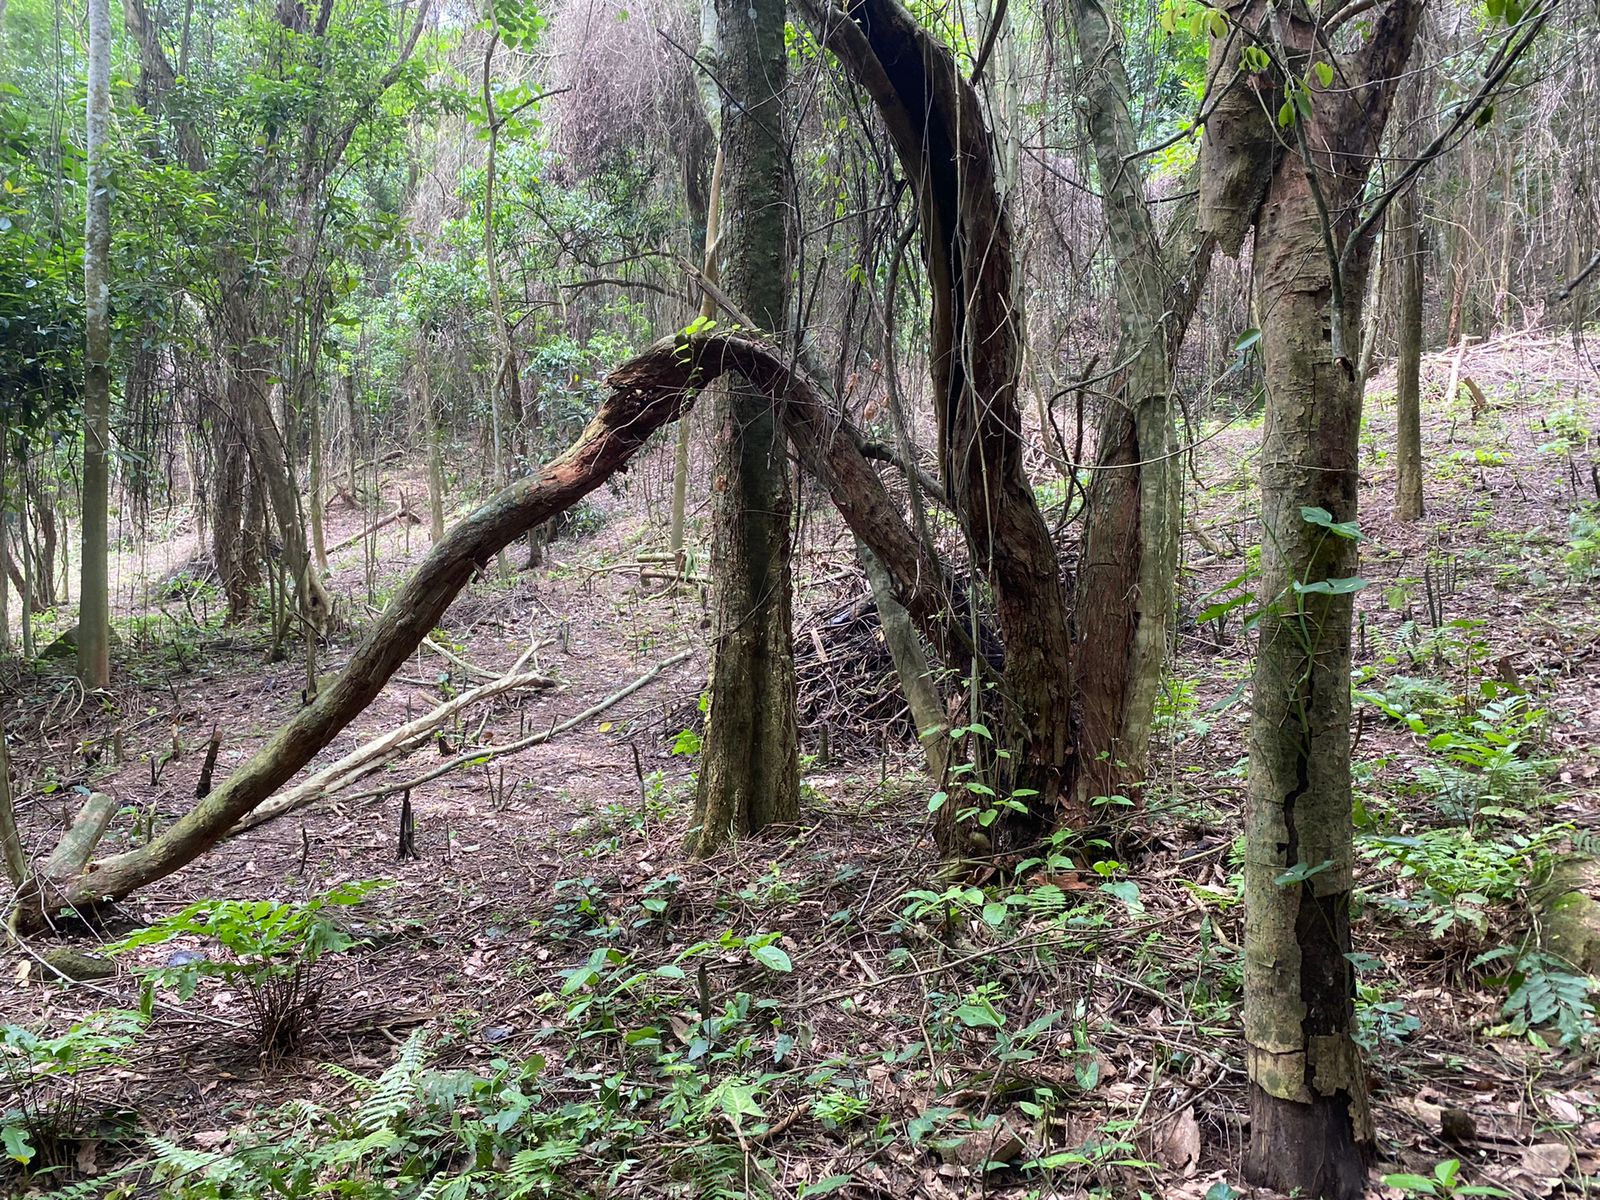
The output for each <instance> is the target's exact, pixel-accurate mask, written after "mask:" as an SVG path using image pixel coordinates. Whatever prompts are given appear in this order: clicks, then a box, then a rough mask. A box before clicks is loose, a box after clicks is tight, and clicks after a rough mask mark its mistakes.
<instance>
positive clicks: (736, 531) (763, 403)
mask: <svg viewBox="0 0 1600 1200" xmlns="http://www.w3.org/2000/svg"><path fill="white" fill-rule="evenodd" d="M716 15H717V35H718V59H719V64H718V65H719V67H720V71H719V75H720V78H721V80H722V83H723V86H724V87H725V89H726V91H725V93H724V95H725V100H724V105H723V112H722V122H721V132H722V143H721V144H722V150H721V154H722V159H723V167H722V171H723V176H722V181H721V192H722V195H721V200H720V203H719V205H718V208H719V210H720V211H719V221H718V224H719V226H720V225H721V224H722V222H721V221H720V212H722V211H725V212H728V213H730V214H734V219H732V220H730V221H728V222H727V223H726V225H727V233H726V244H725V246H724V255H725V258H724V261H725V264H726V265H725V267H724V270H723V272H722V278H723V285H724V287H725V289H726V291H727V293H728V295H729V297H730V299H731V300H732V301H733V303H735V304H737V305H739V306H740V307H741V308H743V309H744V310H746V311H748V312H749V313H750V315H751V317H752V318H753V319H754V320H755V321H756V322H757V323H758V325H759V326H760V327H761V328H765V329H770V330H774V331H777V332H779V333H780V334H781V331H782V330H783V329H784V326H785V311H786V304H787V297H788V278H789V270H790V266H789V237H788V230H787V228H786V222H787V208H788V205H787V203H786V202H785V197H787V196H788V195H789V188H788V180H787V177H786V156H785V153H786V152H785V143H784V140H783V136H784V135H783V131H784V129H785V127H786V125H787V121H786V118H785V113H784V104H785V102H786V97H785V95H784V90H785V89H784V82H785V78H786V73H787V68H788V50H787V49H786V47H785V45H784V3H783V0H717V9H716ZM779 403H781V401H779V400H778V399H777V397H775V396H774V395H772V394H770V393H768V392H766V391H764V390H763V389H761V388H759V387H757V386H755V385H753V384H752V383H750V382H749V381H747V380H743V379H737V378H731V379H729V380H726V381H725V382H724V385H723V386H722V387H719V388H718V389H716V392H715V405H716V408H715V412H716V425H717V433H716V457H715V466H714V468H713V476H714V483H713V485H712V505H713V507H712V538H711V574H712V579H713V580H714V581H715V587H716V605H715V609H714V612H713V615H712V643H711V709H710V711H709V712H708V713H707V716H706V731H705V741H704V750H703V753H702V755H701V759H700V778H699V784H698V787H697V790H696V793H695V819H694V828H693V831H692V833H691V838H692V841H693V845H694V848H695V851H696V852H697V853H700V854H707V853H711V852H713V851H715V850H717V849H719V848H720V847H722V846H723V845H725V844H726V843H727V842H728V841H729V840H730V839H731V838H734V837H738V836H741V835H743V834H746V833H756V832H759V831H760V830H761V829H763V828H764V827H766V826H768V825H772V824H777V823H781V822H787V821H793V820H794V819H795V818H796V817H798V816H799V812H800V774H799V762H798V757H797V755H798V747H797V745H796V741H797V738H796V729H795V719H796V718H795V675H794V633H793V624H794V623H793V616H792V611H791V582H790V573H789V556H790V549H791V537H792V535H791V531H790V528H789V514H790V506H791V500H790V492H789V472H788V455H787V452H786V450H787V447H786V445H785V442H784V436H783V425H782V420H781V416H780V414H779V412H778V411H777V406H778V404H779Z"/></svg>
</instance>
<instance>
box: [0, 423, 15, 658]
mask: <svg viewBox="0 0 1600 1200" xmlns="http://www.w3.org/2000/svg"><path fill="white" fill-rule="evenodd" d="M0 453H3V452H0ZM14 572H15V568H14V567H13V566H12V563H11V514H10V513H9V512H7V511H6V494H5V465H4V462H3V461H0V654H9V653H11V577H12V575H13V574H14Z"/></svg>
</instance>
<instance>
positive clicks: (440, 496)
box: [417, 329, 444, 542]
mask: <svg viewBox="0 0 1600 1200" xmlns="http://www.w3.org/2000/svg"><path fill="white" fill-rule="evenodd" d="M419 340H420V341H421V343H422V354H421V362H419V363H418V364H417V386H418V387H419V388H420V389H421V394H422V419H423V420H424V421H425V422H427V430H428V540H429V541H430V542H438V541H439V539H441V538H442V537H444V420H443V418H442V417H441V416H440V414H439V411H438V407H437V405H436V404H435V402H434V398H433V376H432V365H431V363H430V362H429V357H428V331H427V330H425V329H424V330H422V331H421V332H420V334H419Z"/></svg>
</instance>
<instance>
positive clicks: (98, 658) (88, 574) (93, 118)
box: [78, 0, 111, 688]
mask: <svg viewBox="0 0 1600 1200" xmlns="http://www.w3.org/2000/svg"><path fill="white" fill-rule="evenodd" d="M88 93H89V96H88V126H89V133H88V142H87V145H88V186H87V189H86V190H87V193H88V200H87V209H88V215H87V217H86V219H85V226H84V251H83V293H84V300H83V318H84V319H83V324H84V332H85V335H86V340H87V346H86V348H85V353H84V386H83V563H82V570H83V576H82V584H81V585H80V587H79V588H78V593H79V595H78V676H79V678H80V679H82V680H83V685H84V686H85V687H91V688H98V687H104V686H105V685H106V684H107V683H108V682H109V681H110V678H111V659H110V638H111V587H110V576H109V573H108V571H107V562H106V559H107V552H108V544H107V541H108V532H109V530H108V525H109V513H108V509H109V503H110V491H111V483H110V463H109V457H108V452H109V451H110V448H111V446H110V442H111V365H110V364H111V164H110V161H109V159H108V157H107V149H108V147H107V144H106V143H107V136H108V133H109V126H110V123H111V9H110V4H109V3H108V0H89V87H88Z"/></svg>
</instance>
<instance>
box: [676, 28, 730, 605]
mask: <svg viewBox="0 0 1600 1200" xmlns="http://www.w3.org/2000/svg"><path fill="white" fill-rule="evenodd" d="M707 3H708V5H709V0H707ZM718 123H719V124H720V122H718ZM725 161H726V155H725V153H724V151H723V147H722V145H721V143H720V141H719V143H718V145H717V155H716V160H715V162H714V163H713V164H712V167H711V188H710V191H709V193H708V194H707V198H706V207H705V236H704V238H703V243H704V246H703V250H702V253H701V267H700V270H701V273H702V274H703V275H704V276H705V277H706V278H707V279H710V280H715V279H716V277H717V235H718V232H719V226H720V223H721V220H722V169H723V165H724V163H725ZM715 311H716V302H715V301H714V300H713V299H712V298H711V296H710V295H707V296H706V297H705V298H704V300H702V301H701V304H700V315H701V316H702V317H710V316H711V315H712V313H714V312H715ZM692 426H693V422H692V421H681V422H679V424H678V437H677V445H676V447H675V449H674V451H673V458H672V526H671V529H670V531H669V535H668V540H667V545H668V548H669V549H671V551H672V561H673V564H674V566H675V568H676V569H677V571H678V572H679V573H680V574H681V573H682V572H683V570H684V562H683V523H684V518H685V516H686V506H687V500H688V494H689V433H690V429H691V428H692Z"/></svg>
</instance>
